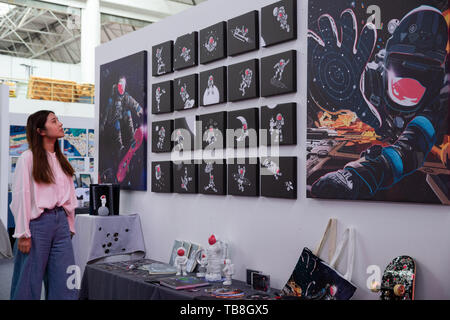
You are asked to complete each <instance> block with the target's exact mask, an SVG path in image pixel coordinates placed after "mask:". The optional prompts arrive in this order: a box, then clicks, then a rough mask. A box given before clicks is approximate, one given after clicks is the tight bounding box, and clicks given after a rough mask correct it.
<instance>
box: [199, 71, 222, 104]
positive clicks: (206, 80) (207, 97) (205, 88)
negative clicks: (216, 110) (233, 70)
mask: <svg viewBox="0 0 450 320" xmlns="http://www.w3.org/2000/svg"><path fill="white" fill-rule="evenodd" d="M226 90H227V67H219V68H216V69H212V70H207V71H203V72H201V73H200V104H201V105H202V106H212V105H215V104H218V103H223V102H226V101H227V93H226Z"/></svg>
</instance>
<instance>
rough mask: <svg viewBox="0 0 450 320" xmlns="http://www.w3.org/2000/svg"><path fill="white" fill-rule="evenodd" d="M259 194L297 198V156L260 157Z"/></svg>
mask: <svg viewBox="0 0 450 320" xmlns="http://www.w3.org/2000/svg"><path fill="white" fill-rule="evenodd" d="M260 161H261V196H263V197H272V198H285V199H297V157H263V158H261V160H260Z"/></svg>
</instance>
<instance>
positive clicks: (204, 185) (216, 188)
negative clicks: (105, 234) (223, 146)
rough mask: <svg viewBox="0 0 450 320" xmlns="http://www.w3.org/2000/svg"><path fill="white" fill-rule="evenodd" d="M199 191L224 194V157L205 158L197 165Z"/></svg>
mask: <svg viewBox="0 0 450 320" xmlns="http://www.w3.org/2000/svg"><path fill="white" fill-rule="evenodd" d="M198 178H199V193H202V194H213V195H226V194H227V190H226V185H227V182H226V181H227V175H226V160H225V159H217V160H213V159H205V160H203V161H202V163H201V164H200V165H199V175H198Z"/></svg>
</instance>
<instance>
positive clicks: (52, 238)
mask: <svg viewBox="0 0 450 320" xmlns="http://www.w3.org/2000/svg"><path fill="white" fill-rule="evenodd" d="M30 232H31V249H30V252H29V253H28V254H24V253H22V252H20V251H19V250H18V248H17V243H18V242H19V241H18V239H17V241H16V242H15V245H14V273H13V278H12V284H11V300H16V299H17V300H39V299H40V298H41V291H42V281H44V286H45V298H46V299H47V300H75V299H78V292H79V290H78V289H77V288H73V287H74V285H70V283H71V281H70V279H69V277H71V276H72V274H71V273H70V272H69V273H67V272H68V269H67V268H68V267H69V266H73V265H75V259H74V254H73V248H72V241H71V237H70V229H69V223H68V221H67V215H66V212H65V211H64V209H63V208H62V207H56V208H54V209H52V210H47V209H46V210H45V211H44V212H43V213H42V214H41V215H40V216H39V217H38V218H36V219H34V220H31V221H30ZM69 271H70V269H69ZM68 284H69V285H68Z"/></svg>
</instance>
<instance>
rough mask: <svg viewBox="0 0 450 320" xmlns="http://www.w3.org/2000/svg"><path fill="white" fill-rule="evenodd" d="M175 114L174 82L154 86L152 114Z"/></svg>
mask: <svg viewBox="0 0 450 320" xmlns="http://www.w3.org/2000/svg"><path fill="white" fill-rule="evenodd" d="M170 112H173V81H172V80H169V81H164V82H161V83H155V84H153V85H152V114H162V113H170Z"/></svg>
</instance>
